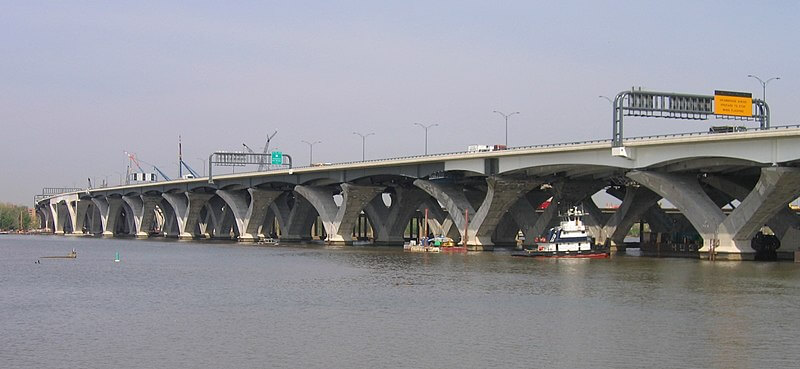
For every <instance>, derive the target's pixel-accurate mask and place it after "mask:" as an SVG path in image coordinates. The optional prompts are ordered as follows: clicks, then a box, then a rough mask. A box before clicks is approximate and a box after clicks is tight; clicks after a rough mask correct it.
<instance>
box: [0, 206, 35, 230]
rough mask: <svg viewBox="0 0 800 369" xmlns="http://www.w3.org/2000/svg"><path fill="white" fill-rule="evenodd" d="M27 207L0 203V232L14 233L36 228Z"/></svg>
mask: <svg viewBox="0 0 800 369" xmlns="http://www.w3.org/2000/svg"><path fill="white" fill-rule="evenodd" d="M34 223H35V221H34V219H33V218H32V217H31V215H30V212H29V211H28V207H26V206H19V205H13V204H5V203H0V230H7V231H16V230H20V229H31V228H36V226H35V224H34Z"/></svg>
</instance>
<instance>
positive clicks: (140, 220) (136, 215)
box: [122, 195, 162, 238]
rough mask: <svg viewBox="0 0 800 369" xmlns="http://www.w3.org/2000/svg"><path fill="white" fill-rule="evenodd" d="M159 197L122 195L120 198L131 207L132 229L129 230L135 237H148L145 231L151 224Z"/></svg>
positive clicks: (148, 234)
mask: <svg viewBox="0 0 800 369" xmlns="http://www.w3.org/2000/svg"><path fill="white" fill-rule="evenodd" d="M161 199H162V198H161V197H160V196H152V195H133V196H122V200H123V201H125V203H127V204H128V207H129V208H130V209H131V213H132V214H131V217H132V218H133V229H132V230H131V231H132V233H134V235H135V236H136V238H148V237H149V236H150V233H149V232H147V231H148V230H149V227H150V226H152V225H153V221H154V219H155V210H156V205H158V203H159V202H160V201H161Z"/></svg>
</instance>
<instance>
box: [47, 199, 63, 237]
mask: <svg viewBox="0 0 800 369" xmlns="http://www.w3.org/2000/svg"><path fill="white" fill-rule="evenodd" d="M60 202H61V201H60V199H51V200H50V203H49V204H48V205H49V207H50V220H51V221H52V224H53V233H55V234H64V224H63V223H62V222H63V218H64V216H66V214H64V215H60V214H59V210H60V209H59V206H60Z"/></svg>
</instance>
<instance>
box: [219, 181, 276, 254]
mask: <svg viewBox="0 0 800 369" xmlns="http://www.w3.org/2000/svg"><path fill="white" fill-rule="evenodd" d="M282 193H283V192H282V191H274V190H262V189H258V188H248V189H247V190H238V191H227V190H218V191H217V194H218V195H219V197H221V198H222V199H223V200H225V203H226V204H227V205H228V207H230V209H231V211H232V213H233V216H234V220H235V222H236V227H237V229H238V230H239V237H238V240H239V241H240V242H253V241H257V240H258V238H259V237H260V236H262V235H260V234H259V233H258V230H259V227H260V226H261V224H262V223H263V222H264V218H265V217H266V216H267V209H268V208H269V205H270V204H271V203H272V202H273V201H275V199H276V198H278V196H280V195H281V194H282Z"/></svg>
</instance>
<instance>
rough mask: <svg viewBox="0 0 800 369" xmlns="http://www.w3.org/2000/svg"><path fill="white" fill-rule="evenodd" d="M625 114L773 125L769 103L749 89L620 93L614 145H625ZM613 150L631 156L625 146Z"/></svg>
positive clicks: (615, 152) (615, 113) (618, 146)
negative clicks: (623, 132)
mask: <svg viewBox="0 0 800 369" xmlns="http://www.w3.org/2000/svg"><path fill="white" fill-rule="evenodd" d="M625 116H633V117H653V118H675V119H692V120H706V119H708V118H709V116H712V117H714V118H721V119H734V120H746V121H758V122H760V124H761V128H762V129H764V128H769V106H768V105H767V103H766V102H764V101H763V100H759V99H753V96H752V94H750V93H746V92H732V91H719V90H717V91H714V95H713V96H710V95H690V94H677V93H672V92H654V91H641V90H638V91H637V90H631V91H623V92H620V93H619V94H617V96H616V97H615V98H614V131H613V136H612V146H613V147H614V148H622V147H623V145H622V138H623V137H622V120H623V117H625ZM613 152H614V155H617V154H619V156H627V155H625V153H624V150H622V149H618V150H615V151H613Z"/></svg>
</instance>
